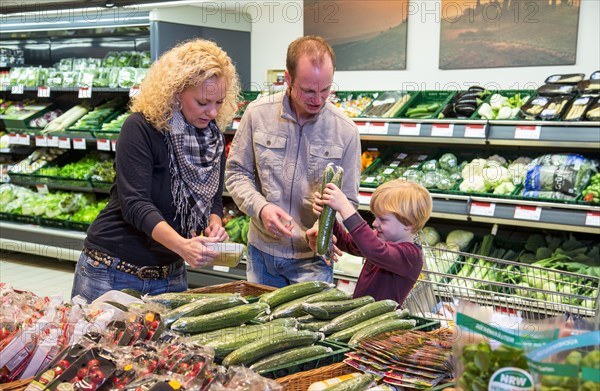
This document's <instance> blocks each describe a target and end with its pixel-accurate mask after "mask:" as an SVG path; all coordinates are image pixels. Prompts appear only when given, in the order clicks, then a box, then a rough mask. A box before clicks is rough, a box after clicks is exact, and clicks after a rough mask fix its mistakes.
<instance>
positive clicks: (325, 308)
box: [302, 296, 375, 319]
mask: <svg viewBox="0 0 600 391" xmlns="http://www.w3.org/2000/svg"><path fill="white" fill-rule="evenodd" d="M374 301H375V299H374V298H373V297H371V296H363V297H359V298H358V299H351V300H340V301H326V302H320V303H304V304H302V309H303V310H304V312H306V313H307V314H310V315H312V316H314V317H315V318H317V319H333V318H335V317H336V316H339V315H341V314H343V313H345V312H348V311H350V310H353V309H355V308H358V307H362V306H363V305H366V304H369V303H373V302H374Z"/></svg>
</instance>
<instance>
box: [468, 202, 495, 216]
mask: <svg viewBox="0 0 600 391" xmlns="http://www.w3.org/2000/svg"><path fill="white" fill-rule="evenodd" d="M495 211H496V204H494V203H490V202H473V203H471V211H470V214H472V215H476V216H487V217H493V216H494V212H495Z"/></svg>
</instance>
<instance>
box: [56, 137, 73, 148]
mask: <svg viewBox="0 0 600 391" xmlns="http://www.w3.org/2000/svg"><path fill="white" fill-rule="evenodd" d="M58 147H59V148H62V149H71V139H70V138H67V137H59V138H58Z"/></svg>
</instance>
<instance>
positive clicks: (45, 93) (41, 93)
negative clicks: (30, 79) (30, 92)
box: [38, 86, 50, 98]
mask: <svg viewBox="0 0 600 391" xmlns="http://www.w3.org/2000/svg"><path fill="white" fill-rule="evenodd" d="M49 97H50V87H46V86H39V87H38V98H49Z"/></svg>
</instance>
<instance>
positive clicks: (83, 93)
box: [77, 87, 92, 99]
mask: <svg viewBox="0 0 600 391" xmlns="http://www.w3.org/2000/svg"><path fill="white" fill-rule="evenodd" d="M77 96H78V97H79V99H89V98H91V97H92V87H79V93H78V94H77Z"/></svg>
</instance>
